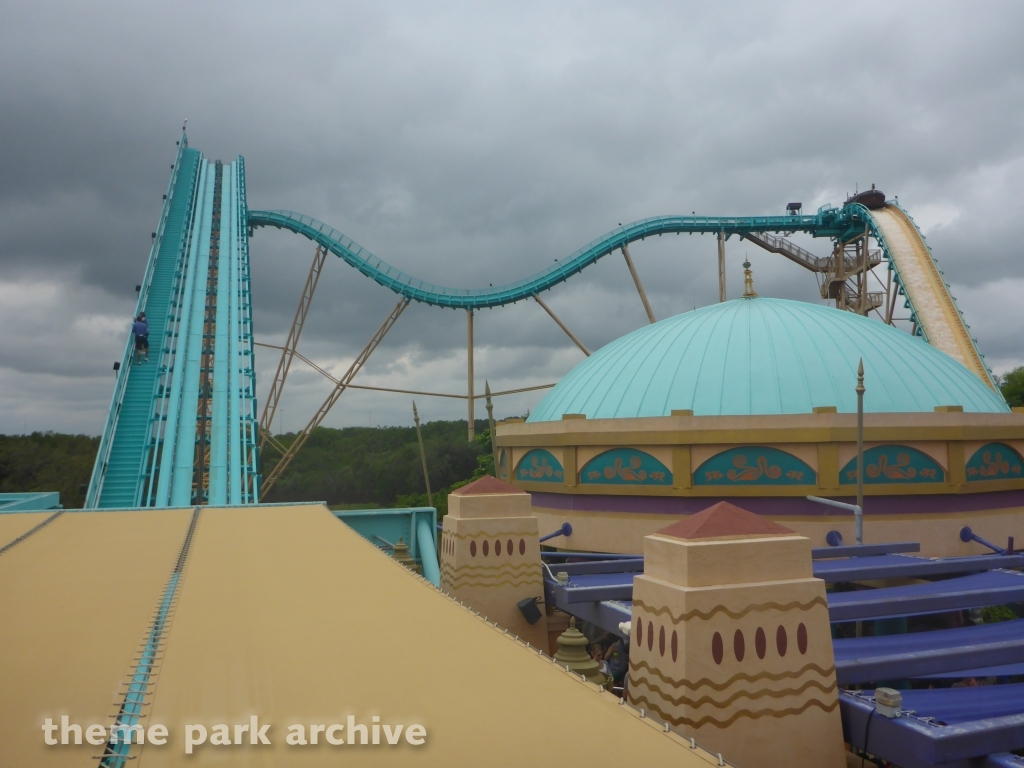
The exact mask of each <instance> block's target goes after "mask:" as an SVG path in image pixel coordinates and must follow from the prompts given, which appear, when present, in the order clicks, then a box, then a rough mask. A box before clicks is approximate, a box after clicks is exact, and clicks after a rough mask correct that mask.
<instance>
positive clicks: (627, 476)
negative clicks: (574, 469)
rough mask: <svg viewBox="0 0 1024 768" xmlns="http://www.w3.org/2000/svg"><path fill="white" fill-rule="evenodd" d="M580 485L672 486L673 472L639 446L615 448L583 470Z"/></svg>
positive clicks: (585, 466) (596, 458)
mask: <svg viewBox="0 0 1024 768" xmlns="http://www.w3.org/2000/svg"><path fill="white" fill-rule="evenodd" d="M580 485H672V472H671V471H669V468H668V467H666V466H665V465H664V464H662V463H661V462H660V461H658V460H657V459H656V458H654V457H653V456H651V454H649V453H644V452H643V451H638V450H637V449H636V448H613V449H612V450H610V451H605V452H604V453H601V454H598V455H597V456H595V457H594V458H592V459H591V460H590V461H588V462H587V463H586V464H585V465H584V466H583V469H582V470H580Z"/></svg>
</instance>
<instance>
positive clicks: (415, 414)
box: [412, 400, 434, 507]
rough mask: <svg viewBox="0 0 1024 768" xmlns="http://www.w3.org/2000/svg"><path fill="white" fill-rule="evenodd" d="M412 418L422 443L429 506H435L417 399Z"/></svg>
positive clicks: (422, 460)
mask: <svg viewBox="0 0 1024 768" xmlns="http://www.w3.org/2000/svg"><path fill="white" fill-rule="evenodd" d="M412 418H413V420H414V421H415V422H416V440H417V441H418V442H419V444H420V461H421V462H423V482H424V484H425V485H426V486H427V506H428V507H432V506H434V497H433V494H431V493H430V474H429V473H428V472H427V452H426V451H424V450H423V433H422V432H421V431H420V415H419V413H418V412H417V411H416V401H415V400H413V402H412Z"/></svg>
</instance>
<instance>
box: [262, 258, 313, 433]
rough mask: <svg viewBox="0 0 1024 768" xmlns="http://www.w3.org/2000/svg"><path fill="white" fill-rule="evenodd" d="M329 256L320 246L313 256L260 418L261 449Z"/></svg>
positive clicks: (272, 421)
mask: <svg viewBox="0 0 1024 768" xmlns="http://www.w3.org/2000/svg"><path fill="white" fill-rule="evenodd" d="M327 254H328V250H327V249H326V248H324V247H323V246H321V245H318V246H317V249H316V253H315V254H314V255H313V263H312V265H310V267H309V275H308V276H307V277H306V285H305V286H304V287H303V289H302V296H301V297H300V298H299V306H298V308H297V309H296V310H295V319H294V320H292V328H291V330H290V331H289V332H288V340H287V341H286V342H285V344H284V348H283V349H282V350H281V361H280V362H279V363H278V364H277V373H276V374H274V382H273V383H272V384H271V385H270V392H268V393H267V404H266V405H265V406H264V407H263V416H262V417H261V418H260V448H263V446H264V445H266V443H267V439H268V437H269V435H270V427H271V425H272V424H273V423H274V413H275V412H276V411H277V405H278V403H280V402H281V393H282V392H283V391H284V381H285V379H287V378H288V370H289V369H290V368H291V365H292V357H294V355H295V348H296V347H297V346H298V345H299V336H301V335H302V326H303V324H305V322H306V315H307V314H309V305H310V304H311V303H312V301H313V292H314V291H315V290H316V284H317V282H318V281H319V280H320V272H321V270H323V267H324V260H325V259H326V258H327Z"/></svg>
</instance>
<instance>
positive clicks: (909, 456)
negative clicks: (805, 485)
mask: <svg viewBox="0 0 1024 768" xmlns="http://www.w3.org/2000/svg"><path fill="white" fill-rule="evenodd" d="M945 480H946V472H945V471H944V470H943V469H942V467H940V466H939V464H938V462H937V461H935V459H933V458H932V457H931V456H929V455H928V454H927V453H922V452H921V451H919V450H917V449H916V448H910V447H908V446H906V445H876V446H875V447H874V448H868V449H867V450H866V451H864V484H865V485H878V484H882V483H942V482H945ZM839 482H840V483H842V484H843V485H853V484H855V483H856V482H857V457H856V456H854V457H853V458H852V459H850V461H848V462H847V464H846V466H845V467H843V471H842V472H840V473H839Z"/></svg>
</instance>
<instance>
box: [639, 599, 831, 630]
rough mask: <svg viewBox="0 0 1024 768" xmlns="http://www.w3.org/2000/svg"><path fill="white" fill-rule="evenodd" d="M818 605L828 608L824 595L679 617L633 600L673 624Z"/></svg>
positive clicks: (717, 609)
mask: <svg viewBox="0 0 1024 768" xmlns="http://www.w3.org/2000/svg"><path fill="white" fill-rule="evenodd" d="M816 605H820V606H822V607H824V608H828V602H827V601H826V600H825V598H824V597H816V598H814V599H813V600H811V601H809V602H806V603H800V602H792V603H776V602H770V603H757V604H756V605H748V606H747V607H746V608H744V609H743V610H742V611H739V612H735V611H730V610H729V609H728V608H726V607H725V606H724V605H716V606H715V607H714V608H712V609H711V610H710V611H707V612H704V611H698V610H696V609H694V610H692V611H688V612H686V613H684V614H683V615H682V616H679V617H678V618H677V617H676V616H675V615H674V614H673V613H672V611H670V610H669V609H668V608H652V607H651V606H649V605H647V604H646V603H644V602H643V601H642V600H634V601H633V607H634V608H642V609H643V610H645V611H647V612H648V613H651V614H653V615H655V616H661V615H662V614H664V613H667V614H668V618H669V620H670V621H671V622H672V623H673V624H682V623H683V622H684V621H689V620H690V619H701V620H702V621H707V620H708V619H710V618H713V617H714V616H715V615H716V614H719V613H724V614H725V615H726V616H728V617H729V618H730V619H742V618H743V617H744V616H746V615H747V614H748V613H753V612H755V611H769V610H773V609H774V610H776V611H792V610H798V611H809V610H811V609H812V608H813V607H814V606H816Z"/></svg>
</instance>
